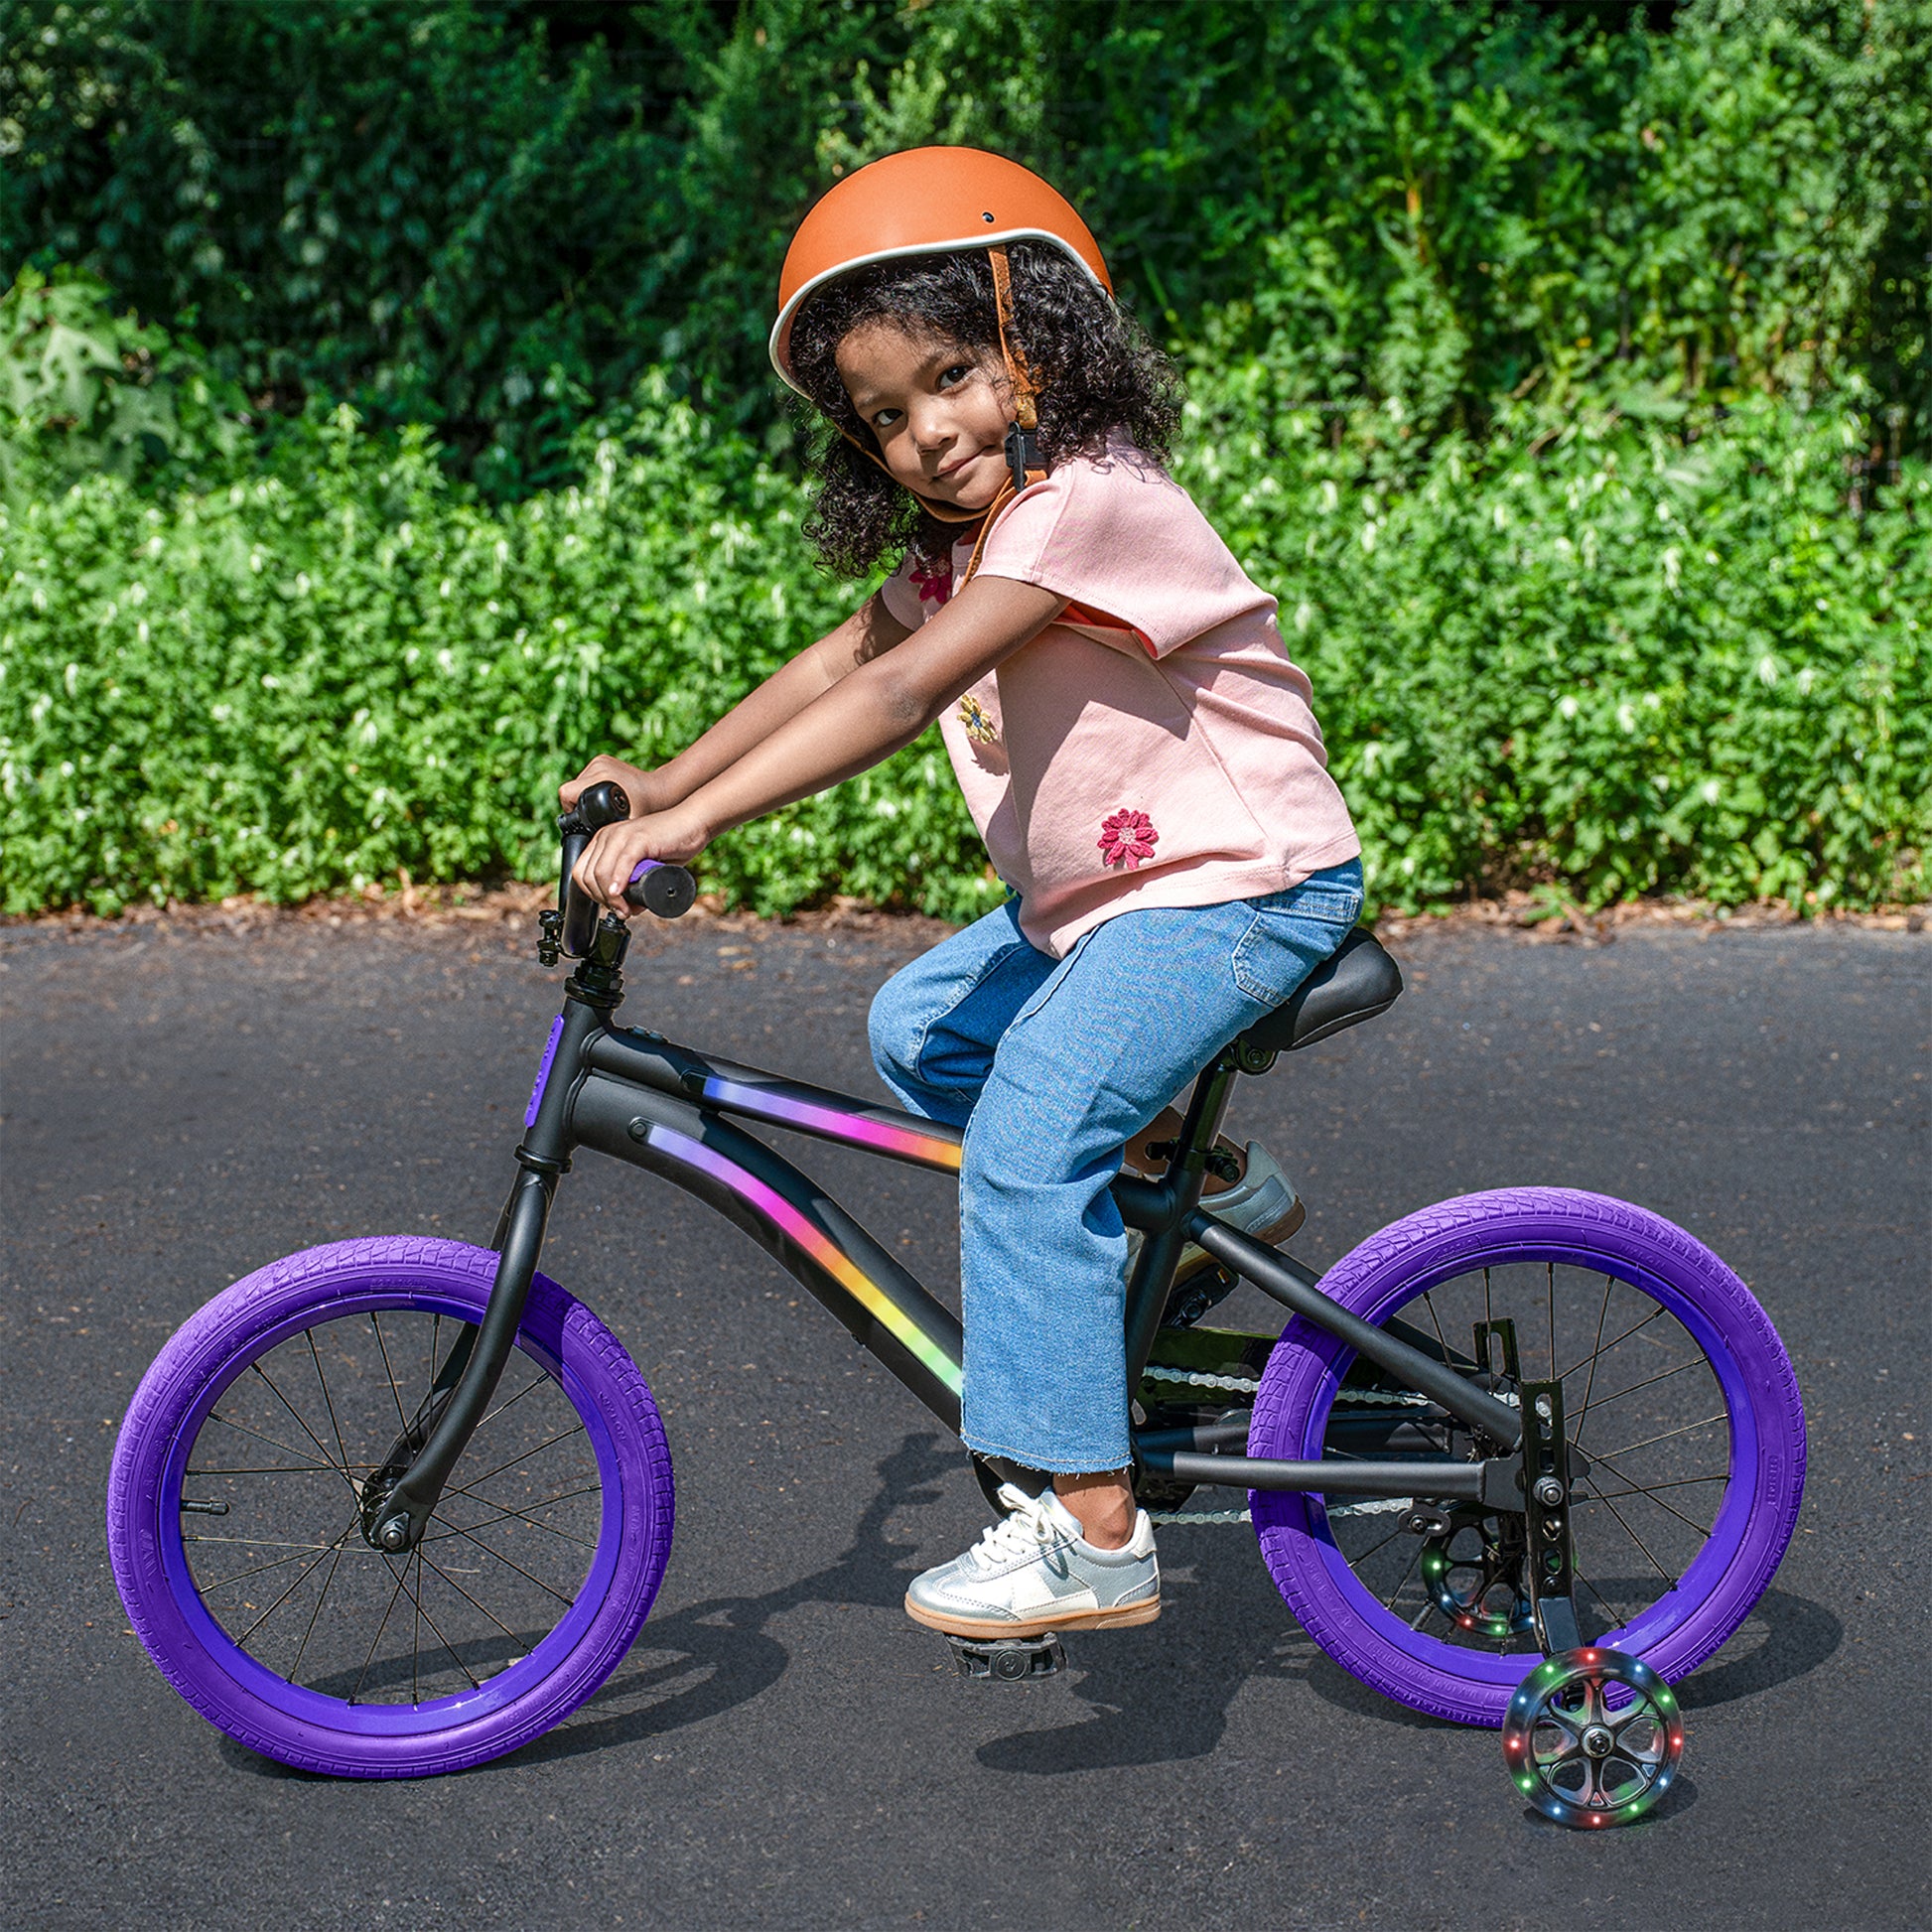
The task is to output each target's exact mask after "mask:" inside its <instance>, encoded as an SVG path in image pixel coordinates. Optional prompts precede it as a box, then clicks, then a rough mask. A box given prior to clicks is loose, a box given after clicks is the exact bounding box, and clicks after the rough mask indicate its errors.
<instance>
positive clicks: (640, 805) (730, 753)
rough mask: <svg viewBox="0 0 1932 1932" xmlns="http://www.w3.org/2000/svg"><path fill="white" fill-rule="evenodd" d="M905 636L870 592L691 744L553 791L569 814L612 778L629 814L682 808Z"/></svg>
mask: <svg viewBox="0 0 1932 1932" xmlns="http://www.w3.org/2000/svg"><path fill="white" fill-rule="evenodd" d="M911 634H912V633H911V631H909V630H908V629H907V628H906V627H905V625H904V624H902V623H900V622H899V621H898V620H897V618H896V617H894V616H893V614H892V613H891V612H890V611H889V610H887V608H886V601H885V599H884V598H882V597H880V596H878V595H877V594H875V595H874V596H872V597H869V598H868V599H867V600H866V601H865V603H864V604H862V605H861V606H860V607H859V608H858V610H856V611H855V612H853V614H852V615H851V617H849V618H847V619H846V621H844V622H843V623H842V624H840V625H839V627H838V628H837V629H836V630H828V631H827V632H826V633H825V635H824V636H822V637H821V638H820V639H819V640H818V641H817V643H815V644H807V645H806V647H805V648H804V649H803V650H801V651H800V652H799V653H798V655H797V656H796V657H793V658H791V659H790V660H789V661H788V662H787V663H785V664H783V665H781V666H780V667H779V668H778V669H777V670H775V671H773V672H772V673H771V675H770V676H769V677H768V678H766V679H765V680H764V682H763V683H762V684H760V685H759V686H757V687H756V688H755V689H754V690H752V691H750V692H748V693H747V694H746V695H745V696H744V697H743V698H741V699H740V700H739V701H738V703H737V704H735V705H734V706H733V707H732V708H731V710H729V711H728V712H726V713H725V715H724V716H723V717H722V718H721V719H719V721H718V722H717V723H716V724H715V725H713V726H712V727H711V729H710V730H709V731H708V732H706V733H705V734H704V736H703V737H702V738H699V739H695V740H693V741H692V743H691V744H690V745H688V746H687V747H686V748H685V749H684V750H683V751H681V752H680V753H678V755H677V756H676V757H675V758H673V759H666V760H665V762H664V763H662V764H660V765H659V766H658V767H657V768H656V770H654V771H646V770H644V769H642V767H641V766H638V765H634V764H626V763H625V762H624V761H623V760H622V759H615V758H610V757H608V756H601V757H598V758H594V759H592V760H591V761H590V763H589V764H587V765H586V766H585V767H584V768H583V770H581V771H580V772H578V774H577V775H576V777H574V778H572V779H571V780H570V781H569V782H568V783H567V784H565V785H562V786H561V787H559V789H558V793H557V796H558V798H559V799H560V800H561V802H562V804H563V808H564V810H565V811H569V809H570V808H571V806H573V805H574V804H576V802H577V799H578V795H579V794H580V793H581V792H582V791H583V790H584V788H585V787H586V786H587V785H594V784H598V783H600V782H601V781H602V780H604V779H606V778H615V779H616V780H617V781H618V783H619V784H621V785H622V787H623V788H624V791H625V792H626V793H627V794H628V795H629V798H630V809H631V811H632V812H633V813H635V814H636V815H637V816H639V817H642V816H644V815H645V814H647V813H650V812H662V811H668V810H669V809H670V808H671V807H672V806H673V805H679V804H682V803H683V802H684V800H685V799H687V798H688V797H689V796H690V795H691V794H692V792H694V791H696V790H697V789H698V787H699V786H700V785H702V784H705V783H706V782H707V781H709V780H710V779H712V778H715V777H717V776H718V774H719V773H720V772H721V771H726V770H729V769H730V768H731V766H732V765H734V764H735V763H737V761H738V760H739V759H741V758H743V757H744V755H745V754H746V753H747V752H749V751H750V750H751V749H752V747H753V746H754V745H757V744H759V743H761V742H762V741H763V740H764V739H766V738H768V737H769V736H770V735H771V733H772V732H773V731H775V730H776V729H777V727H778V726H779V725H780V724H781V723H783V721H784V720H785V719H786V718H788V717H790V716H791V715H792V713H793V712H797V711H802V710H803V709H804V708H805V707H806V706H807V705H808V704H810V703H811V702H812V700H813V699H814V698H817V697H820V696H822V695H823V694H824V693H825V692H827V691H829V690H830V689H831V688H832V687H833V685H835V684H837V683H838V682H839V680H840V679H841V678H846V677H850V676H851V675H852V673H853V671H854V670H856V669H857V668H858V666H860V665H861V664H864V663H867V662H869V661H870V660H871V659H872V658H875V657H877V656H879V654H880V653H881V652H882V651H888V650H891V649H892V648H893V647H894V646H895V645H896V644H900V643H903V642H904V640H905V639H906V638H907V637H909V636H910V635H911Z"/></svg>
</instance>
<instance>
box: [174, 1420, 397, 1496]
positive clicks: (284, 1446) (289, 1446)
mask: <svg viewBox="0 0 1932 1932" xmlns="http://www.w3.org/2000/svg"><path fill="white" fill-rule="evenodd" d="M207 1419H208V1421H209V1422H218V1423H219V1424H220V1425H221V1426H222V1428H223V1429H232V1430H235V1431H236V1432H237V1433H238V1434H240V1435H243V1436H252V1437H253V1438H254V1439H255V1441H256V1442H258V1443H266V1444H267V1445H268V1447H269V1448H270V1449H280V1450H281V1451H282V1453H283V1454H284V1455H300V1454H301V1453H302V1451H301V1450H300V1449H297V1448H296V1447H295V1445H294V1444H293V1443H284V1442H282V1441H280V1440H279V1439H278V1438H276V1437H274V1436H264V1435H263V1434H262V1433H261V1431H260V1430H259V1429H250V1428H249V1427H248V1425H247V1424H246V1423H245V1422H236V1421H235V1419H234V1418H233V1417H232V1416H224V1415H223V1414H222V1413H221V1412H220V1410H219V1409H210V1410H209V1411H208V1412H207ZM324 1455H325V1459H324V1460H323V1461H321V1462H311V1463H310V1464H309V1465H308V1466H309V1467H310V1468H311V1469H314V1470H316V1471H318V1472H320V1471H322V1470H324V1469H327V1470H330V1471H332V1472H333V1473H335V1474H336V1475H339V1476H345V1475H346V1473H347V1472H346V1471H345V1470H343V1469H339V1468H337V1467H336V1465H335V1463H333V1462H331V1461H329V1460H327V1459H326V1457H327V1451H326V1450H325V1451H324ZM356 1466H357V1467H358V1468H360V1467H362V1466H363V1465H362V1464H360V1463H357V1464H356ZM354 1487H355V1485H354V1484H353V1483H350V1484H349V1488H350V1489H351V1490H352V1489H353V1488H354Z"/></svg>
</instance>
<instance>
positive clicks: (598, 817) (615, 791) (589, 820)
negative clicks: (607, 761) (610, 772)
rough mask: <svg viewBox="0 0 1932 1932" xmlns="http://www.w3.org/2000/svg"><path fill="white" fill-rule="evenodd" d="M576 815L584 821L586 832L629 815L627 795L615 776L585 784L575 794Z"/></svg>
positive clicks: (613, 823) (615, 822) (614, 822)
mask: <svg viewBox="0 0 1932 1932" xmlns="http://www.w3.org/2000/svg"><path fill="white" fill-rule="evenodd" d="M577 816H578V817H579V818H581V819H582V820H583V821H584V829H585V830H586V831H587V832H596V831H599V830H601V829H602V828H603V827H604V826H606V825H615V824H617V822H618V821H619V820H620V819H623V818H628V817H629V816H630V799H629V796H628V794H627V793H626V792H625V791H624V788H623V787H622V786H621V784H619V783H618V781H617V780H616V779H615V778H606V779H605V780H604V781H603V783H601V784H595V785H586V786H585V787H584V789H583V790H582V791H581V792H579V793H578V795H577Z"/></svg>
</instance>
